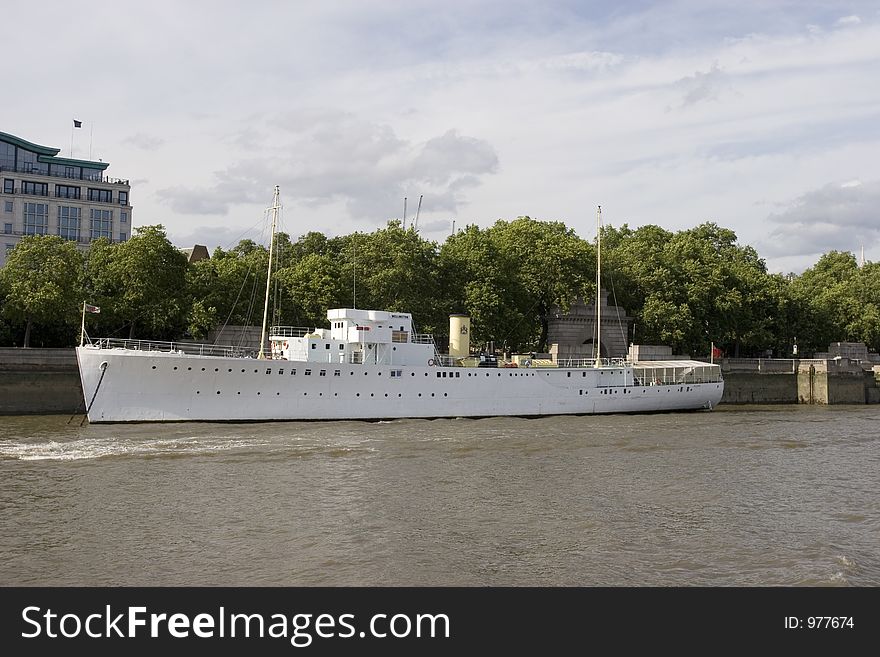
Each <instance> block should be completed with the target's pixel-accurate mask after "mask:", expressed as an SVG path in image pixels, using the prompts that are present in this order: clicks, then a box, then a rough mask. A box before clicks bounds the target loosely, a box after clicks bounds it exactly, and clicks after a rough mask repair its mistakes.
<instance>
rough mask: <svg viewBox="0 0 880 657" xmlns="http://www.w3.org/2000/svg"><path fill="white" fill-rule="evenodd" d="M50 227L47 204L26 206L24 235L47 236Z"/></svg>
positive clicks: (27, 204)
mask: <svg viewBox="0 0 880 657" xmlns="http://www.w3.org/2000/svg"><path fill="white" fill-rule="evenodd" d="M48 226H49V206H48V205H46V204H45V203H25V204H24V234H25V235H45V234H46V233H47V228H48Z"/></svg>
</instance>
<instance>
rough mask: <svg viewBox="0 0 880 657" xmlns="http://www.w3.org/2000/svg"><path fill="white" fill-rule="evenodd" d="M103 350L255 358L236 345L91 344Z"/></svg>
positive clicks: (128, 341)
mask: <svg viewBox="0 0 880 657" xmlns="http://www.w3.org/2000/svg"><path fill="white" fill-rule="evenodd" d="M91 344H93V345H97V346H98V347H100V348H101V349H131V350H134V351H156V352H164V353H175V354H187V355H190V356H222V357H225V358H254V357H256V355H257V354H256V352H255V351H254V350H253V349H250V348H245V347H237V346H235V345H216V344H199V343H195V342H161V341H157V340H134V339H126V338H98V339H97V340H93V341H92V342H91Z"/></svg>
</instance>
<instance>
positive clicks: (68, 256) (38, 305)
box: [0, 235, 83, 347]
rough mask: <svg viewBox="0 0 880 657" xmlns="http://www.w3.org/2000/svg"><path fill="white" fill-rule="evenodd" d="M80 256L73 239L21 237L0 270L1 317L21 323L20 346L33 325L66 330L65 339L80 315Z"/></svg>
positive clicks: (25, 343)
mask: <svg viewBox="0 0 880 657" xmlns="http://www.w3.org/2000/svg"><path fill="white" fill-rule="evenodd" d="M82 260H83V259H82V255H81V254H80V253H79V252H78V251H77V250H76V246H75V245H74V244H73V242H70V241H68V240H65V239H62V238H61V237H58V236H57V235H31V236H27V237H23V238H22V239H21V241H20V242H19V243H18V244H17V245H16V247H15V248H14V249H13V250H12V251H11V252H10V254H9V257H8V259H7V262H6V266H5V267H3V268H2V269H0V288H2V290H3V294H4V300H3V309H2V310H3V316H4V317H5V318H6V319H7V320H9V321H10V322H11V323H13V324H24V327H25V328H24V336H23V338H22V346H24V347H29V346H30V344H31V332H32V329H33V327H34V325H35V324H36V325H39V326H40V327H43V328H48V327H51V326H56V327H57V326H58V325H59V324H60V325H61V326H62V327H64V328H66V329H68V330H67V331H66V332H67V333H68V340H72V339H73V337H74V330H73V327H74V326H76V324H77V322H76V319H77V317H78V316H79V314H78V312H77V309H78V308H79V307H80V304H81V303H82V300H81V292H80V290H81V276H82Z"/></svg>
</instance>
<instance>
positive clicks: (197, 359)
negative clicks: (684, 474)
mask: <svg viewBox="0 0 880 657" xmlns="http://www.w3.org/2000/svg"><path fill="white" fill-rule="evenodd" d="M76 352H77V360H78V363H79V369H80V377H81V381H82V387H83V395H84V402H85V404H86V408H87V414H88V418H89V421H90V422H94V423H100V422H175V421H177V422H182V421H205V422H224V421H225V422H252V421H283V420H378V419H393V418H441V417H487V416H542V415H568V414H572V415H578V414H597V413H644V412H663V411H684V410H697V409H711V408H714V407H715V406H716V405H717V404H718V403H719V401H720V400H721V395H722V394H723V391H724V383H723V381H717V382H711V383H675V384H664V385H632V384H631V383H630V384H629V385H626V384H625V382H626V381H627V380H628V381H630V382H631V381H632V372H631V371H630V372H626V371H625V368H623V367H617V368H611V367H609V368H601V369H591V368H572V369H565V368H463V367H437V366H427V365H425V366H395V365H375V364H374V365H370V364H345V363H331V362H327V363H317V362H295V361H285V360H257V359H252V358H225V357H210V356H198V355H189V354H183V353H178V352H154V351H140V350H136V349H122V348H120V349H98V348H94V347H88V346H87V347H79V348H77V350H76Z"/></svg>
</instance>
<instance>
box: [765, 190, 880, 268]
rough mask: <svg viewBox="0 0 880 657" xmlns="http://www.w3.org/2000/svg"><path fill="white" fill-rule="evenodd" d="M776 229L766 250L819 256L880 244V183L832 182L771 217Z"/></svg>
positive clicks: (778, 253)
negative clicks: (830, 252) (828, 252)
mask: <svg viewBox="0 0 880 657" xmlns="http://www.w3.org/2000/svg"><path fill="white" fill-rule="evenodd" d="M768 221H769V222H770V223H771V225H775V228H773V230H772V231H771V232H770V239H769V240H768V242H767V244H766V245H764V249H763V251H764V252H766V253H768V254H771V255H788V256H791V255H801V256H811V257H816V256H819V255H821V254H822V253H825V252H827V251H830V250H838V251H850V252H856V251H858V250H860V248H861V247H865V248H871V247H875V246H878V245H880V180H872V181H868V182H861V181H858V180H850V181H847V182H844V183H828V184H827V185H823V186H822V187H820V188H818V189H814V190H811V191H808V192H806V193H804V194H802V195H800V196H798V197H797V198H795V199H794V200H792V201H791V202H790V203H788V204H787V207H786V208H785V209H784V210H783V211H782V212H778V213H772V214H771V215H770V216H769V217H768Z"/></svg>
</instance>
